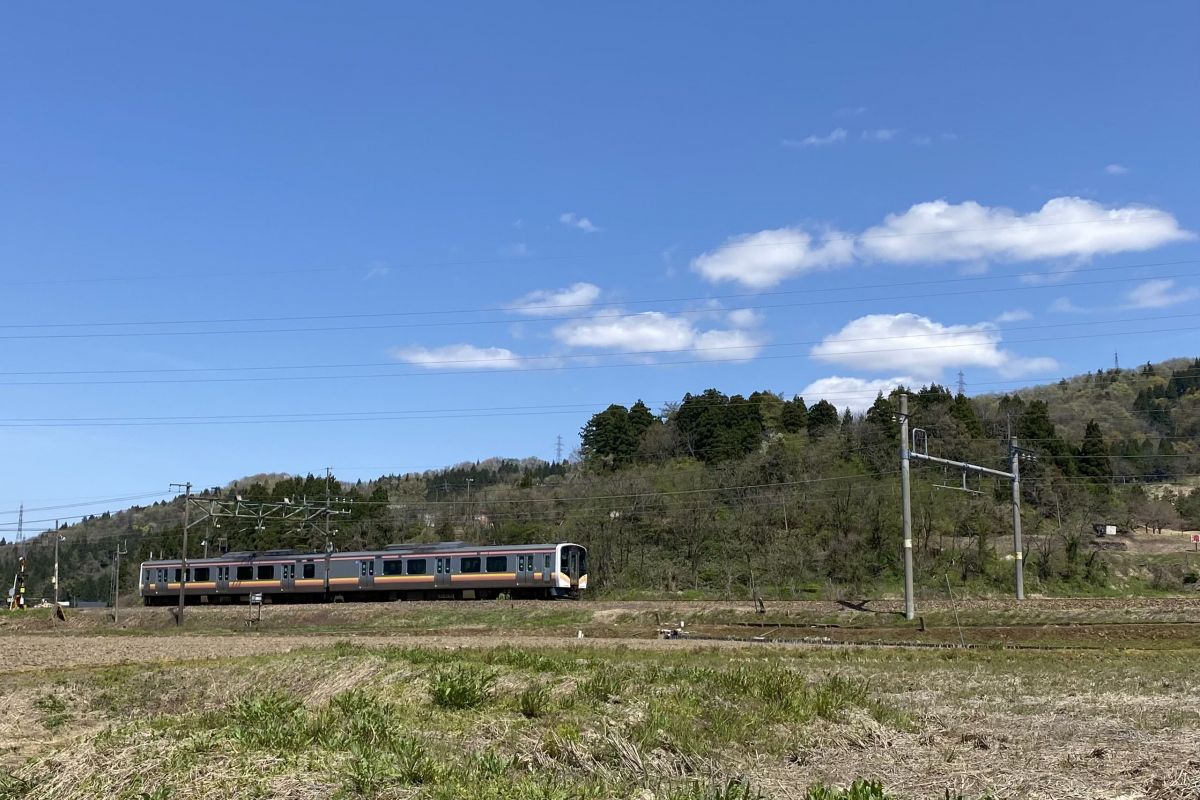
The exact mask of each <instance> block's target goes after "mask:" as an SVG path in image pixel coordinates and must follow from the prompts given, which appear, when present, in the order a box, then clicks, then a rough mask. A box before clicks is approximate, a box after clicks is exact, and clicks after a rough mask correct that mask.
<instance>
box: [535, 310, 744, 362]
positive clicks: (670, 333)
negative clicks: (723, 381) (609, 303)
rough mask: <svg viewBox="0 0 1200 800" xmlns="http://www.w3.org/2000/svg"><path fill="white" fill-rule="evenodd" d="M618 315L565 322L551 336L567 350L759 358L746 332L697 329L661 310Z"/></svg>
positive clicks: (689, 323) (608, 314)
mask: <svg viewBox="0 0 1200 800" xmlns="http://www.w3.org/2000/svg"><path fill="white" fill-rule="evenodd" d="M618 313H619V312H617V311H615V310H614V311H610V312H605V313H603V314H598V315H596V316H594V317H592V318H590V319H585V320H574V321H571V322H568V323H565V324H563V325H560V326H558V327H557V328H555V329H554V337H555V338H556V339H558V340H559V341H560V342H562V343H563V344H565V345H567V346H568V347H578V348H597V349H605V350H618V351H624V352H630V353H636V352H643V351H651V350H677V351H696V352H695V355H696V356H697V357H699V358H704V359H709V360H713V361H746V360H748V359H751V358H754V357H755V356H756V355H758V352H759V350H760V349H761V347H762V344H761V342H759V341H758V339H757V338H756V337H754V336H752V335H751V334H749V333H747V332H746V331H741V330H720V329H714V330H700V329H699V328H697V327H696V325H695V324H694V323H693V322H691V321H689V320H687V319H685V318H684V317H682V316H674V315H671V314H666V313H663V312H661V311H645V312H642V313H640V314H629V315H618Z"/></svg>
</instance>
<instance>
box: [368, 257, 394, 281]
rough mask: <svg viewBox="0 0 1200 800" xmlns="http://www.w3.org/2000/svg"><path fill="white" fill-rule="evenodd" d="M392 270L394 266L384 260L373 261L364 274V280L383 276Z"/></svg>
mask: <svg viewBox="0 0 1200 800" xmlns="http://www.w3.org/2000/svg"><path fill="white" fill-rule="evenodd" d="M391 271H392V268H391V267H389V266H388V265H387V264H384V263H383V262H382V261H373V262H371V263H370V264H369V265H368V266H367V271H366V273H365V274H364V275H363V280H364V281H369V280H374V279H375V278H382V277H384V276H385V275H387V274H388V273H390V272H391Z"/></svg>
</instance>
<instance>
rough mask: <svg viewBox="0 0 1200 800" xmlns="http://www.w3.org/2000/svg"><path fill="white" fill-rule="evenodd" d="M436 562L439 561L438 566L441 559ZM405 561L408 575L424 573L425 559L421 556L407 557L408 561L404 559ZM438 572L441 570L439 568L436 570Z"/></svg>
mask: <svg viewBox="0 0 1200 800" xmlns="http://www.w3.org/2000/svg"><path fill="white" fill-rule="evenodd" d="M438 562H439V563H438V566H439V567H440V566H441V563H440V562H441V559H438ZM405 563H406V564H408V574H409V575H424V574H425V569H426V567H425V559H423V558H410V559H409V560H408V561H406V562H405ZM438 572H441V570H440V569H439V570H438Z"/></svg>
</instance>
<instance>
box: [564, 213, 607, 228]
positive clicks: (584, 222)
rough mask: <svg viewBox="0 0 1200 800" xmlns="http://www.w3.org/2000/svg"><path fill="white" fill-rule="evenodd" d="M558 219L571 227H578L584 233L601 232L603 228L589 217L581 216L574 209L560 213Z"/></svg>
mask: <svg viewBox="0 0 1200 800" xmlns="http://www.w3.org/2000/svg"><path fill="white" fill-rule="evenodd" d="M558 221H559V222H561V223H562V224H563V225H566V226H567V227H569V228H576V229H578V230H581V231H583V232H584V233H599V232H600V230H601V228H600V227H599V226H597V225H595V224H594V223H593V222H592V221H591V220H590V219H588V218H587V217H583V216H580V215H579V214H576V213H575V212H574V211H566V212H563V213H562V214H559V215H558Z"/></svg>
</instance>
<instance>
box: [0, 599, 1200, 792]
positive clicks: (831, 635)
mask: <svg viewBox="0 0 1200 800" xmlns="http://www.w3.org/2000/svg"><path fill="white" fill-rule="evenodd" d="M919 610H920V612H921V613H922V614H924V615H927V616H928V618H929V619H930V620H933V621H934V623H933V624H932V625H929V626H927V628H928V629H927V630H925V631H921V630H920V629H919V628H918V627H917V623H915V622H907V621H905V620H903V617H902V615H901V614H900V613H899V612H900V611H901V606H900V604H899V603H898V602H896V601H878V602H868V603H839V602H826V601H813V602H793V603H768V604H767V612H768V613H767V616H768V617H769V619H765V620H764V618H763V616H762V615H758V614H756V613H755V610H754V608H753V606H752V605H751V604H748V603H709V602H693V601H669V602H663V601H652V602H651V601H647V602H581V603H535V602H529V603H516V604H513V603H508V602H494V603H450V604H447V603H396V604H344V605H338V606H320V607H314V606H278V607H267V608H265V609H264V611H263V613H264V624H266V625H268V626H269V627H266V628H263V629H259V630H253V631H251V630H247V629H246V626H245V613H246V610H245V609H244V608H203V607H201V608H189V609H188V611H187V627H185V629H184V630H183V631H179V630H178V629H177V628H175V626H174V624H173V618H172V617H171V615H170V611H169V610H167V609H141V608H138V609H131V610H129V611H128V612H122V622H121V625H120V626H114V625H113V623H112V621H111V618H110V617H108V616H107V615H106V613H105V612H104V611H100V610H97V611H88V612H86V613H74V614H71V615H70V616H69V617H68V620H67V621H66V622H65V623H63V622H58V621H55V620H53V618H52V617H51V616H50V615H49V613H48V612H46V613H40V612H37V611H31V612H27V613H25V614H24V615H12V614H8V615H3V616H0V674H5V675H9V676H10V681H9V682H8V685H7V687H6V688H3V689H0V697H3V698H4V701H5V703H6V707H7V708H8V709H9V711H10V712H12V714H10V715H7V716H8V719H7V720H5V721H3V722H0V737H2V738H3V740H4V741H10V742H12V741H20V742H22V744H21V745H20V746H19V747H16V748H3V749H2V750H0V766H4V767H8V768H14V767H15V766H16V765H17V764H18V763H22V762H23V760H24V759H27V758H41V757H44V756H45V755H46V754H47V753H54V752H65V753H69V752H70V751H71V748H73V747H75V746H76V745H75V744H74V742H75V741H76V740H75V739H72V738H71V737H72V736H81V735H83V733H84V732H83V731H59V732H57V733H56V734H54V735H51V736H45V735H43V737H42V738H33V739H30V738H28V737H27V730H28V729H27V725H28V723H27V722H26V723H23V725H22V726H17V721H18V719H26V720H28V719H29V718H37V715H38V714H39V713H40V712H38V711H37V709H36V708H35V706H34V704H35V702H36V701H37V699H38V698H39V697H41V696H43V695H44V693H45V692H46V691H47V689H46V687H49V686H71V685H81V684H80V683H79V682H78V681H77V678H81V676H83V675H85V674H87V673H88V672H89V671H90V670H94V669H97V668H102V667H108V666H113V665H138V664H145V665H148V666H150V665H153V666H154V667H156V668H159V667H169V668H171V670H172V673H174V671H175V670H176V669H177V670H179V673H180V674H196V675H199V674H206V673H207V674H211V670H210V668H209V666H208V665H210V664H212V663H214V662H218V661H222V660H224V661H225V663H233V662H231V661H230V659H238V658H243V657H264V659H266V660H264V661H263V665H264V666H263V670H264V672H263V673H262V676H263V679H264V680H273V678H271V677H270V676H272V675H277V673H278V672H279V670H281V669H284V667H283V666H282V664H281V662H278V661H275V662H273V661H271V660H270V658H269V657H272V656H277V655H279V656H282V655H283V654H287V653H292V654H294V655H293V656H291V657H289V658H292V657H295V658H300V659H307V658H309V656H308V655H306V654H303V653H297V651H302V650H306V649H317V648H329V647H331V646H333V645H335V644H338V643H340V642H347V641H349V642H351V643H352V647H353V649H354V650H355V651H356V652H361V653H363V654H364V657H365V658H367V659H368V660H367V661H366V662H363V661H358V662H355V664H356V666H355V667H354V669H353V670H351V671H350V672H351V673H353V674H350V673H347V675H342V676H333V675H330V676H327V677H326V678H324V679H326V680H333V679H334V678H335V677H337V678H338V682H339V685H340V684H341V683H345V682H355V681H357V682H364V683H365V685H372V682H374V681H377V680H378V679H380V675H381V673H380V672H379V671H380V670H381V669H384V667H382V666H380V665H379V664H376V663H374V662H371V661H370V660H369V659H370V656H369V653H370V651H371V650H372V649H374V648H383V647H405V648H407V647H414V646H416V647H422V648H424V647H436V648H450V649H455V648H470V649H476V648H493V647H499V646H514V645H515V646H518V647H521V648H529V649H532V650H546V649H549V648H555V649H558V648H579V650H580V653H581V657H583V654H584V653H585V652H588V653H594V652H595V649H596V648H601V649H603V650H606V651H609V652H616V653H620V652H623V651H624V650H632V651H636V652H638V653H641V652H643V651H648V652H647V655H650V654H655V656H654V657H656V658H657V657H658V656H657V654H659V653H662V654H669V653H671V652H678V651H687V652H694V653H696V654H697V656H696V657H697V658H701V657H704V658H713V657H718V658H719V659H721V663H739V664H754V663H758V659H759V658H760V657H763V658H776V657H780V658H785V659H788V660H789V663H795V664H797V665H799V666H800V667H801V668H802V669H805V670H811V671H812V672H813V674H814V675H817V674H826V673H828V672H830V671H834V672H837V673H839V674H849V675H857V676H861V677H863V678H864V679H866V680H869V681H870V682H871V684H872V686H874V687H877V689H878V691H879V692H880V693H881V697H883V698H884V699H885V700H886V701H887V702H888V703H889V704H891V705H894V706H895V707H897V708H899V709H902V710H904V711H905V712H906V713H907V714H909V715H910V716H911V719H912V727H911V728H909V729H897V728H892V727H888V726H884V725H880V724H878V723H876V722H874V721H873V720H870V719H866V718H864V719H858V720H856V721H854V722H853V723H852V724H848V725H841V726H836V727H834V728H830V729H828V730H826V729H824V728H822V727H821V725H818V726H817V727H816V728H814V730H813V732H812V736H811V744H810V745H805V746H802V747H798V748H797V750H796V751H795V752H794V753H793V754H791V755H790V756H789V757H788V758H787V759H785V760H783V761H781V760H780V759H778V758H774V757H772V758H768V757H765V756H764V757H762V758H760V759H759V760H758V761H757V762H754V763H748V764H745V765H743V766H744V769H745V771H746V774H748V775H750V776H752V777H753V779H754V783H755V785H756V786H757V787H758V788H759V789H760V790H761V791H764V792H765V793H766V794H767V796H769V797H772V798H803V797H804V796H805V795H804V792H805V790H806V787H807V786H808V785H809V784H810V783H812V782H813V781H817V780H820V781H825V782H828V783H830V784H833V785H845V783H846V782H847V779H848V777H853V776H857V775H862V776H868V777H877V778H879V779H880V780H882V781H883V782H884V783H885V784H886V785H887V786H888V787H889V789H891V790H892V791H894V792H896V793H897V796H899V797H903V798H925V797H936V798H942V797H943V792H944V791H945V790H946V788H947V787H949V788H951V789H952V791H954V792H962V793H963V796H964V797H970V798H975V797H978V796H979V795H980V794H982V793H983V792H984V791H989V792H991V793H992V795H993V796H994V797H995V798H997V799H999V798H1038V800H1062V798H1104V799H1105V800H1130V799H1131V798H1150V799H1151V800H1200V691H1197V690H1196V689H1195V684H1194V681H1193V678H1192V673H1193V671H1194V666H1195V665H1196V664H1200V597H1175V598H1128V599H1126V598H1079V599H1065V598H1056V599H1030V600H1027V601H1025V602H1024V603H1021V604H1018V603H1016V601H1014V600H1008V599H992V600H966V601H959V602H957V603H952V602H949V601H947V600H923V601H922V602H921V604H920V606H919ZM955 614H957V615H958V618H959V619H960V620H961V621H962V623H963V628H962V633H960V632H959V629H958V628H957V627H956V626H953V625H952V624H951V623H950V620H953V619H954V618H955ZM681 619H682V620H684V621H686V623H687V624H686V628H685V630H688V631H694V632H695V633H696V634H697V635H711V636H731V637H733V636H736V637H738V638H739V639H740V641H718V640H710V639H700V638H697V639H692V640H689V639H672V640H661V639H658V638H656V630H657V627H659V626H666V627H673V626H675V625H677V623H678V621H679V620H681ZM760 625H761V627H759V626H760ZM580 630H582V631H584V632H585V636H584V638H583V639H579V638H578V631H580ZM960 635H961V636H962V637H963V638H964V639H966V640H967V641H968V642H973V643H976V644H979V645H982V646H983V648H982V649H975V650H960V649H947V650H933V649H923V648H920V647H908V646H907V644H908V643H913V640H914V638H916V639H918V640H919V641H918V642H916V643H917V644H925V645H928V644H942V645H947V644H948V645H952V644H954V643H956V642H957V641H959V638H958V637H959V636H960ZM754 637H762V638H765V639H767V641H757V642H756V641H751V640H752V639H753V638H754ZM921 637H924V638H921ZM774 638H789V639H804V638H808V639H810V640H811V641H809V642H808V643H804V642H799V643H793V644H777V643H773V642H772V641H770V640H771V639H774ZM881 643H891V645H893V646H884V647H881V646H877V645H879V644H881ZM897 644H900V645H901V646H899V647H897V646H894V645H897ZM1002 645H1010V646H1014V647H1016V648H1018V649H1009V650H1005V649H1000V646H1002ZM1040 645H1046V646H1047V647H1048V648H1053V649H1046V650H1042V649H1036V647H1037V646H1040ZM1160 647H1161V648H1163V649H1162V650H1161V651H1160V650H1158V649H1157V648H1160ZM1021 648H1024V649H1021ZM714 653H715V654H716V655H714ZM705 654H707V655H705ZM726 654H727V655H726ZM665 657H667V658H669V657H670V656H669V655H667V656H665ZM726 659H727V660H726ZM284 663H291V662H284ZM320 663H325V662H320ZM256 669H257V667H256ZM72 676H76V677H72ZM17 712H20V713H17ZM18 734H20V735H18ZM0 796H3V795H2V794H0ZM281 796H283V795H281ZM288 796H293V795H288ZM294 796H296V797H301V796H303V797H305V798H308V797H309V795H294ZM316 796H317V795H313V797H316ZM950 796H951V797H953V796H954V794H951V795H950Z"/></svg>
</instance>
